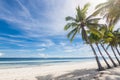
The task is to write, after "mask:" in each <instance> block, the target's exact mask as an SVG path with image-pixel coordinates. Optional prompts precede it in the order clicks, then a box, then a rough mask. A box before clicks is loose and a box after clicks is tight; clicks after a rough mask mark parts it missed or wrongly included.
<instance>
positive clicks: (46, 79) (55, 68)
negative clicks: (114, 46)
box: [0, 61, 120, 80]
mask: <svg viewBox="0 0 120 80" xmlns="http://www.w3.org/2000/svg"><path fill="white" fill-rule="evenodd" d="M102 65H104V63H103V61H102ZM119 68H120V67H117V68H112V69H106V70H104V71H97V64H96V62H95V61H86V62H68V63H62V64H53V65H42V66H35V67H21V68H8V69H0V80H78V79H82V80H97V79H99V80H108V79H106V78H110V77H111V79H112V80H115V79H114V78H116V74H115V71H116V72H119ZM113 71H114V73H113ZM111 74H112V75H111ZM109 76H110V77H109ZM118 77H119V76H118V75H117V78H118ZM119 79H120V78H119Z"/></svg>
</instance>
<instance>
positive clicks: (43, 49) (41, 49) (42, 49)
mask: <svg viewBox="0 0 120 80" xmlns="http://www.w3.org/2000/svg"><path fill="white" fill-rule="evenodd" d="M37 51H40V52H41V51H45V48H40V49H37Z"/></svg>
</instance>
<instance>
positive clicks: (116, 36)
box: [113, 29, 120, 56]
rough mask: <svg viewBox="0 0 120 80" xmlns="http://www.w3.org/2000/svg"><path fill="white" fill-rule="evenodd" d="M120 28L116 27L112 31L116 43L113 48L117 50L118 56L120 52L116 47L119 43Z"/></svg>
mask: <svg viewBox="0 0 120 80" xmlns="http://www.w3.org/2000/svg"><path fill="white" fill-rule="evenodd" d="M119 30H120V29H117V30H116V31H114V32H113V34H114V36H115V39H116V40H115V41H116V44H115V46H114V47H115V49H116V51H117V52H118V54H119V56H120V52H119V50H118V47H119V43H120V32H119Z"/></svg>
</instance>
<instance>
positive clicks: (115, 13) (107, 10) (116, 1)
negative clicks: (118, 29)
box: [94, 0, 120, 25]
mask: <svg viewBox="0 0 120 80" xmlns="http://www.w3.org/2000/svg"><path fill="white" fill-rule="evenodd" d="M94 14H101V15H102V16H103V17H104V18H106V21H107V22H108V24H109V25H115V24H116V23H117V22H118V21H119V20H120V0H107V2H104V3H100V4H98V5H97V6H96V11H95V13H94Z"/></svg>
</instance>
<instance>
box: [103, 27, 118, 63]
mask: <svg viewBox="0 0 120 80" xmlns="http://www.w3.org/2000/svg"><path fill="white" fill-rule="evenodd" d="M113 27H114V26H110V27H107V30H106V32H105V36H104V43H106V44H108V47H109V46H110V47H111V50H112V51H113V53H114V56H115V58H116V60H117V61H118V63H119V64H120V60H119V59H118V57H117V55H116V53H115V51H114V49H113V47H114V46H116V44H117V39H116V36H115V35H114V33H113Z"/></svg>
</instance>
